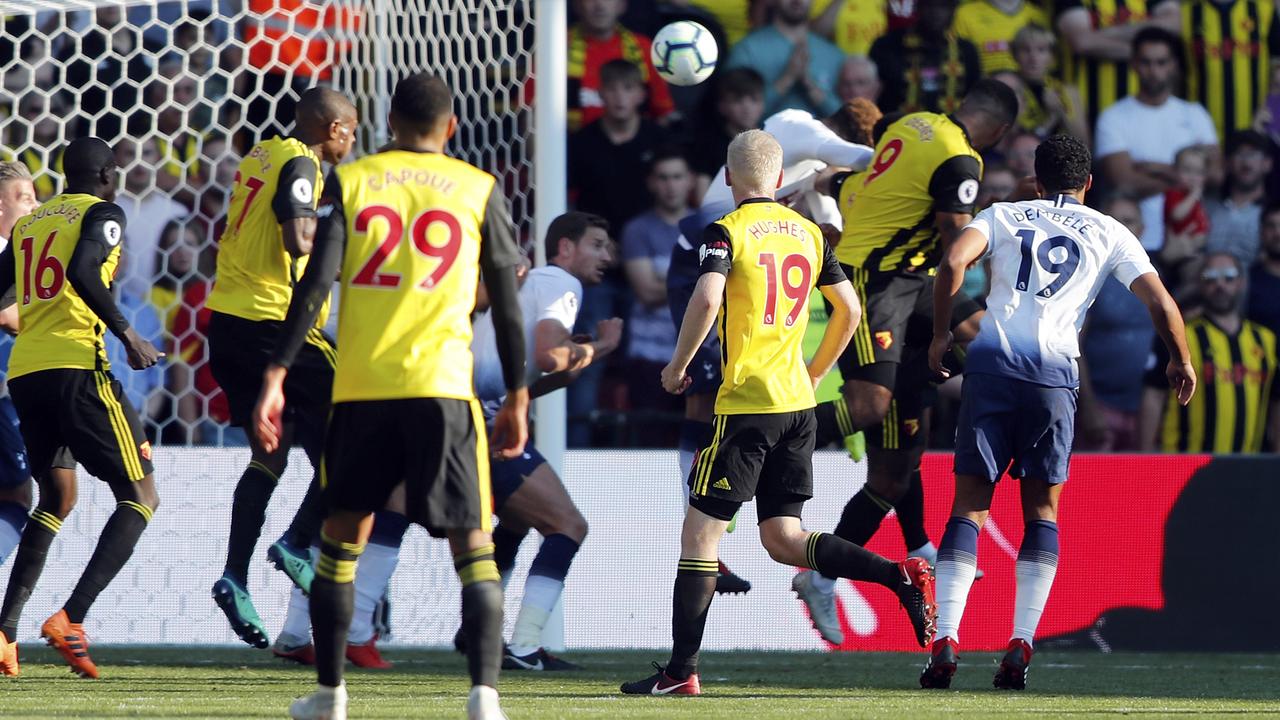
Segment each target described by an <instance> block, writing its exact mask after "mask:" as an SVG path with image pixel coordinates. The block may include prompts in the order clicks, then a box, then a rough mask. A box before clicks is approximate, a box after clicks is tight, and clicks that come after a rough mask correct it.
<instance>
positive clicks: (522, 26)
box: [0, 0, 533, 445]
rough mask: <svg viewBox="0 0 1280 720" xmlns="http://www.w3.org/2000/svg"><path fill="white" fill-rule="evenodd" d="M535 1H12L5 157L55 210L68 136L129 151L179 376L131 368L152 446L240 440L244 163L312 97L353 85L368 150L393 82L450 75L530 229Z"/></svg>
mask: <svg viewBox="0 0 1280 720" xmlns="http://www.w3.org/2000/svg"><path fill="white" fill-rule="evenodd" d="M531 5H532V0H172V1H158V0H144V1H137V0H134V1H131V2H117V3H110V4H108V3H103V2H91V1H90V0H16V1H7V0H0V77H2V78H3V88H2V91H0V92H2V94H0V159H4V160H18V161H21V162H23V163H24V164H25V165H26V166H27V167H28V168H29V169H30V171H31V172H32V173H33V175H34V176H35V182H36V189H37V194H38V195H39V198H40V200H45V199H47V198H49V197H52V196H53V195H55V194H56V193H58V192H59V191H60V190H61V189H62V180H63V179H62V176H61V172H60V168H61V157H60V152H61V148H62V146H63V145H64V144H65V143H66V142H67V141H69V140H71V139H73V138H76V137H79V136H83V135H96V136H98V137H101V138H103V139H104V140H106V141H107V142H109V143H110V144H111V145H112V146H113V147H115V148H116V151H117V157H118V162H119V165H120V167H121V171H122V174H123V175H124V178H125V180H124V183H123V185H124V187H123V188H122V190H121V192H120V196H119V198H118V200H117V202H118V203H119V204H120V205H121V206H122V207H123V208H124V209H125V213H126V216H127V217H128V220H129V223H128V228H127V231H126V235H125V243H124V257H123V259H122V264H121V270H120V271H119V273H118V275H117V279H116V280H117V282H116V285H117V292H118V294H119V296H120V297H119V302H120V304H121V306H122V309H123V310H124V312H125V314H126V316H127V317H128V318H129V320H130V321H131V322H132V324H133V325H134V326H135V327H136V328H137V329H138V330H139V332H140V333H143V334H146V335H149V337H150V339H152V341H153V342H154V343H155V344H156V345H157V346H158V347H160V346H162V345H163V346H165V347H167V348H168V350H169V359H168V362H167V365H166V367H164V368H160V369H156V370H155V371H153V372H149V373H132V372H130V371H128V370H118V371H117V373H116V374H117V375H118V376H119V379H120V380H121V381H122V382H123V383H125V385H126V390H127V391H128V394H129V396H130V399H131V400H132V401H133V402H134V404H135V405H136V406H137V407H139V409H140V410H143V411H144V415H146V416H147V418H148V425H149V428H148V434H149V435H151V436H152V439H153V441H156V442H159V443H163V444H189V443H194V444H214V445H218V444H236V443H238V442H241V441H242V437H241V436H240V435H239V433H238V432H237V431H234V430H232V429H229V428H228V427H227V426H226V425H225V420H226V409H225V403H224V402H223V401H222V400H221V398H220V397H219V392H218V389H217V386H216V383H214V381H213V378H212V375H211V374H210V373H209V370H208V367H207V364H206V362H205V359H206V354H207V351H206V345H205V342H204V336H203V329H204V324H205V322H207V313H206V312H204V311H203V300H204V297H205V295H206V294H207V292H208V289H209V287H210V284H211V282H212V280H213V270H214V266H215V255H216V252H217V239H218V237H219V236H220V234H221V232H222V229H223V226H224V224H225V212H226V207H227V202H228V196H229V192H230V188H231V182H232V179H233V177H234V175H235V171H236V166H237V165H238V163H239V161H240V158H241V157H242V155H243V154H244V153H245V152H247V151H248V149H249V148H250V147H252V145H253V144H254V143H255V142H257V141H258V140H259V139H261V138H263V137H267V136H270V135H272V134H276V133H280V132H287V131H288V130H289V129H290V128H291V126H292V113H293V104H294V102H295V101H296V100H297V98H298V96H299V94H300V93H301V92H302V91H303V90H305V89H306V88H308V87H311V86H313V85H315V84H318V83H328V84H332V85H333V86H335V87H336V88H338V89H340V90H342V91H344V92H346V93H347V94H348V95H349V96H350V97H351V98H352V100H353V101H354V102H355V103H356V106H357V108H358V109H359V112H360V117H361V121H362V124H361V130H360V140H359V144H358V146H357V151H358V152H370V151H373V150H375V149H376V148H378V147H379V146H381V145H382V144H383V143H384V142H386V140H387V131H386V120H385V118H386V115H387V110H388V107H389V98H390V95H391V91H392V89H393V88H394V85H395V81H396V80H397V79H398V78H399V77H402V76H404V75H406V74H409V73H411V72H416V71H420V70H427V71H431V72H434V73H438V74H440V75H442V76H443V77H445V78H446V79H447V81H448V82H449V84H450V86H451V87H452V88H453V90H454V96H455V105H456V111H457V113H458V118H459V130H458V133H457V134H456V135H455V136H454V138H453V140H452V142H451V144H450V152H451V153H452V154H453V155H455V156H457V157H460V158H463V159H465V160H467V161H469V162H471V163H473V164H475V165H477V166H479V167H481V168H484V169H485V170H488V171H489V172H492V173H493V174H495V175H497V176H498V177H499V180H500V182H501V183H502V186H503V188H504V189H505V190H506V194H507V197H508V198H509V200H510V202H511V205H512V214H513V217H514V219H515V221H516V223H517V226H518V228H519V230H520V236H521V238H522V239H527V238H528V237H529V231H530V226H531V224H532V194H531V185H532V180H533V176H532V172H531V168H530V160H531V158H530V150H531V147H530V144H529V140H528V125H529V124H530V122H531V118H532V113H531V112H530V99H531V97H532V96H531V95H530V94H528V93H526V92H525V89H526V87H527V77H528V75H529V72H530V69H531V67H532V55H533V53H532V47H533V22H532V8H531ZM339 311H340V310H339ZM335 317H336V313H335ZM108 342H109V343H113V342H114V338H108ZM114 349H115V351H116V354H117V356H119V357H123V354H122V352H121V351H120V349H119V348H118V347H116V348H114ZM114 365H115V366H116V367H117V368H123V367H124V364H123V363H121V362H117V363H114Z"/></svg>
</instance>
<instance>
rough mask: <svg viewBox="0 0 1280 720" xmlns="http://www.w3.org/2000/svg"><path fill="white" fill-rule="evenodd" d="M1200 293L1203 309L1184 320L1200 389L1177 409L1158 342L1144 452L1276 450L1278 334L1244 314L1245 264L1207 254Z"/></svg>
mask: <svg viewBox="0 0 1280 720" xmlns="http://www.w3.org/2000/svg"><path fill="white" fill-rule="evenodd" d="M1199 291H1200V298H1201V301H1202V305H1203V307H1202V312H1201V313H1200V315H1199V316H1198V317H1195V318H1189V319H1188V320H1187V346H1188V348H1190V350H1191V357H1192V359H1193V362H1194V363H1195V365H1196V374H1197V375H1198V376H1199V377H1200V382H1201V388H1202V390H1201V392H1198V393H1196V395H1195V397H1193V398H1192V399H1191V402H1190V403H1189V404H1188V405H1187V406H1186V407H1181V406H1179V405H1178V404H1177V402H1176V400H1175V399H1174V398H1173V396H1171V395H1170V393H1169V392H1168V382H1167V380H1166V379H1165V377H1164V367H1165V364H1166V363H1167V361H1168V357H1167V355H1166V354H1165V351H1164V348H1163V345H1161V344H1160V343H1156V344H1155V347H1154V349H1153V351H1152V354H1153V357H1152V358H1151V359H1149V360H1148V362H1147V368H1148V372H1147V374H1146V377H1145V378H1144V381H1145V384H1146V388H1145V389H1144V390H1143V395H1142V408H1141V410H1140V412H1139V416H1138V436H1139V442H1140V447H1141V449H1142V450H1143V451H1145V452H1157V451H1158V452H1170V453H1175V452H1176V453H1183V452H1185V453H1258V452H1262V451H1263V449H1264V448H1265V449H1266V450H1267V451H1269V452H1275V451H1276V450H1277V447H1278V446H1277V442H1276V441H1277V433H1276V432H1271V433H1268V432H1267V417H1268V413H1271V414H1274V413H1276V412H1278V411H1280V408H1277V407H1276V403H1277V400H1280V396H1278V391H1277V387H1276V384H1275V382H1274V380H1275V374H1276V335H1275V333H1273V332H1272V331H1271V330H1268V329H1267V328H1266V327H1263V326H1262V325H1259V324H1258V323H1255V322H1253V321H1251V320H1246V319H1245V318H1244V316H1243V314H1242V312H1241V305H1242V302H1241V301H1242V300H1243V299H1244V295H1245V277H1244V265H1243V264H1242V263H1241V262H1240V259H1239V258H1237V257H1236V256H1235V255H1232V254H1231V253H1227V252H1210V253H1209V254H1208V255H1207V256H1206V257H1205V260H1204V266H1203V267H1202V268H1201V270H1200V274H1199Z"/></svg>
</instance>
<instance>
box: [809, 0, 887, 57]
mask: <svg viewBox="0 0 1280 720" xmlns="http://www.w3.org/2000/svg"><path fill="white" fill-rule="evenodd" d="M833 2H840V3H841V4H840V9H839V10H837V11H836V23H835V27H834V28H832V42H834V43H835V44H836V46H837V47H839V48H840V49H841V50H843V51H844V52H845V53H847V54H849V55H866V54H867V51H869V50H870V49H871V43H873V42H875V41H876V38H878V37H880V36H881V35H884V34H885V32H887V31H888V30H889V10H888V7H887V5H888V0H819V1H818V2H815V3H814V4H813V6H812V7H811V8H809V17H810V18H811V19H813V18H818V17H821V16H822V14H823V13H825V12H826V11H827V9H828V8H829V7H830V6H831V3H833Z"/></svg>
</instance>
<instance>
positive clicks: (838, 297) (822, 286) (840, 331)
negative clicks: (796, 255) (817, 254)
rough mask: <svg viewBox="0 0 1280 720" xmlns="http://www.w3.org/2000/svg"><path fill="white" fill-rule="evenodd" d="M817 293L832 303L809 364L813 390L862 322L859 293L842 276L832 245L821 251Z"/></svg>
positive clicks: (825, 246) (825, 245)
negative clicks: (820, 268)
mask: <svg viewBox="0 0 1280 720" xmlns="http://www.w3.org/2000/svg"><path fill="white" fill-rule="evenodd" d="M818 290H819V291H820V292H821V293H822V296H823V297H824V298H826V299H827V302H829V303H831V313H830V314H829V318H828V320H827V327H826V329H825V330H823V332H822V341H821V342H820V343H819V344H818V349H817V351H816V352H814V354H813V358H812V359H811V360H809V364H808V370H809V378H810V379H812V380H813V386H814V387H817V386H818V383H820V382H822V378H824V377H826V376H827V373H829V372H831V368H832V366H834V365H835V363H836V360H837V359H838V358H839V357H840V355H841V354H842V353H843V352H844V350H845V348H846V347H848V345H849V341H850V340H851V339H852V338H853V331H854V330H856V329H857V328H858V323H859V322H860V321H861V320H862V305H861V303H859V302H858V294H857V293H856V292H854V290H853V283H851V282H849V279H848V278H846V277H845V274H844V270H842V269H840V263H839V261H837V260H836V256H835V253H833V252H832V251H831V245H830V244H828V243H826V242H824V243H823V248H822V273H821V274H820V275H819V276H818Z"/></svg>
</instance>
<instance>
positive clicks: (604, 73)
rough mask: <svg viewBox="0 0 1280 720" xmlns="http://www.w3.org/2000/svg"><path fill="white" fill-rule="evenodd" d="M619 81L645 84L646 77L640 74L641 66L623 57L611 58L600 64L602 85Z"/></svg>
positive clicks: (614, 83)
mask: <svg viewBox="0 0 1280 720" xmlns="http://www.w3.org/2000/svg"><path fill="white" fill-rule="evenodd" d="M619 83H632V84H635V85H640V86H643V85H644V78H643V77H641V75H640V68H639V66H637V65H636V64H635V63H633V62H631V61H629V60H623V59H622V58H618V59H617V60H610V61H609V62H607V63H605V64H603V65H601V66H600V87H604V86H606V85H617V84H619Z"/></svg>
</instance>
